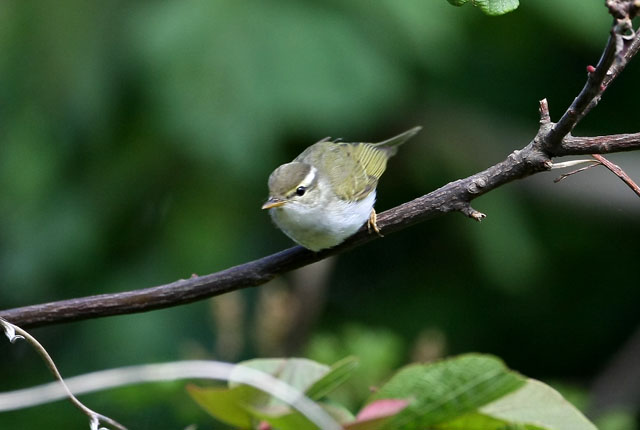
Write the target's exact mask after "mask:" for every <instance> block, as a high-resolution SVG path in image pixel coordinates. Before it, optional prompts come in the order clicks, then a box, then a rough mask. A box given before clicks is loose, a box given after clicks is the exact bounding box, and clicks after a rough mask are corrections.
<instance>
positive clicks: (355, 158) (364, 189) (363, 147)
mask: <svg viewBox="0 0 640 430" xmlns="http://www.w3.org/2000/svg"><path fill="white" fill-rule="evenodd" d="M420 128H421V127H414V128H412V129H410V130H407V131H405V132H404V133H401V134H399V135H397V136H394V137H392V138H391V139H387V140H385V141H383V142H380V143H346V142H328V141H325V140H322V141H320V142H318V143H316V144H314V145H311V146H310V147H308V148H307V149H306V150H305V151H304V152H302V154H300V155H298V157H296V159H295V160H293V161H299V162H303V163H308V164H311V165H312V166H316V167H317V168H318V169H319V170H320V171H321V172H325V173H326V175H325V177H326V178H329V182H330V184H331V188H332V189H333V191H334V193H335V194H336V195H337V196H338V197H340V198H341V199H343V200H347V201H359V200H362V199H364V198H365V197H367V196H368V195H369V193H371V192H372V191H373V190H374V189H375V188H376V186H377V185H378V179H380V176H382V174H383V173H384V171H385V169H386V168H387V160H388V159H389V157H391V156H393V155H394V154H395V153H396V151H397V147H398V146H400V145H401V144H403V143H404V142H406V141H407V140H408V139H409V138H411V137H412V136H414V135H415V134H416V133H417V132H418V131H420Z"/></svg>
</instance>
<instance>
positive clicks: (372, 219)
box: [367, 209, 384, 237]
mask: <svg viewBox="0 0 640 430" xmlns="http://www.w3.org/2000/svg"><path fill="white" fill-rule="evenodd" d="M377 221H378V216H377V215H376V210H375V209H371V213H370V214H369V219H368V220H367V230H368V231H369V233H371V229H373V231H375V232H376V234H377V235H378V236H380V237H384V235H383V234H382V233H380V229H379V228H378V223H377Z"/></svg>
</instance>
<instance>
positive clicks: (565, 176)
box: [553, 162, 600, 183]
mask: <svg viewBox="0 0 640 430" xmlns="http://www.w3.org/2000/svg"><path fill="white" fill-rule="evenodd" d="M599 165H600V163H599V162H594V163H592V164H589V165H588V166H585V167H581V168H579V169H576V170H572V171H570V172H569V173H563V174H562V175H560V176H558V177H557V178H555V179H554V180H553V182H555V183H558V182H560V181H562V180H564V179H567V178H568V177H569V176H571V175H575V174H576V173H580V172H584V171H585V170H587V169H590V168H592V167H595V166H599Z"/></svg>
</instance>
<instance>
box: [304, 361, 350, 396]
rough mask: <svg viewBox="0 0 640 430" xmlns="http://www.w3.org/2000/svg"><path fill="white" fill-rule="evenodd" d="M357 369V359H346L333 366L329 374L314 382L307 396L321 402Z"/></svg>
mask: <svg viewBox="0 0 640 430" xmlns="http://www.w3.org/2000/svg"><path fill="white" fill-rule="evenodd" d="M357 367H358V359H357V358H356V357H346V358H344V359H342V360H340V361H338V362H337V363H335V364H334V365H333V366H331V368H330V369H329V372H328V373H326V374H325V375H324V376H323V377H322V378H320V379H318V380H317V381H316V382H314V383H313V385H311V387H309V388H308V389H307V391H306V393H305V394H306V395H307V397H309V398H310V399H311V400H320V399H321V398H323V397H325V396H326V395H327V394H329V393H330V392H332V391H333V390H335V389H336V388H338V387H339V386H340V385H342V384H343V383H344V382H345V381H346V380H347V379H349V378H350V377H351V375H353V372H354V371H355V370H356V369H357Z"/></svg>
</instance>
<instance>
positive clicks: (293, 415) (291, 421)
mask: <svg viewBox="0 0 640 430" xmlns="http://www.w3.org/2000/svg"><path fill="white" fill-rule="evenodd" d="M319 405H320V406H321V407H322V409H324V410H325V412H327V413H328V414H329V415H331V416H332V417H333V418H334V419H335V420H336V421H337V422H339V423H345V422H350V421H353V419H354V417H353V415H352V414H351V413H350V412H349V411H348V410H346V409H345V408H343V407H341V406H340V405H328V404H323V403H319ZM247 410H248V412H249V413H250V414H251V415H252V416H254V417H255V418H256V419H258V420H260V421H266V422H267V423H269V424H270V426H271V427H272V428H277V429H278V430H317V428H318V427H316V426H315V425H314V424H313V423H312V422H311V421H309V420H308V419H307V418H306V417H305V416H304V415H302V414H301V413H300V412H298V411H296V410H293V409H291V408H289V407H288V406H284V405H271V406H267V407H262V408H252V407H247Z"/></svg>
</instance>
